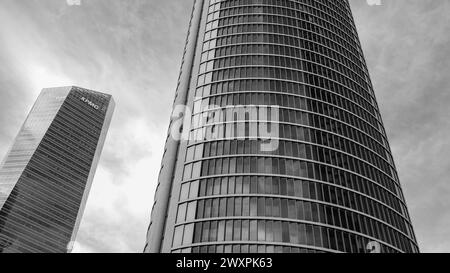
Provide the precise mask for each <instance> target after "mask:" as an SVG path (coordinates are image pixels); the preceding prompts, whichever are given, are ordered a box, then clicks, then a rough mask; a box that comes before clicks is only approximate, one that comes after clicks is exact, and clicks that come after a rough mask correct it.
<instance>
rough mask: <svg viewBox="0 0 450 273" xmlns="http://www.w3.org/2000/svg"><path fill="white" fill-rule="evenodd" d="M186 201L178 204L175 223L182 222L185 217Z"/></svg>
mask: <svg viewBox="0 0 450 273" xmlns="http://www.w3.org/2000/svg"><path fill="white" fill-rule="evenodd" d="M186 208H187V206H186V203H184V204H181V205H179V206H178V214H177V223H181V222H184V220H185V218H186Z"/></svg>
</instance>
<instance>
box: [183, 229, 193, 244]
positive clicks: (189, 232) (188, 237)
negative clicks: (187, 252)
mask: <svg viewBox="0 0 450 273" xmlns="http://www.w3.org/2000/svg"><path fill="white" fill-rule="evenodd" d="M193 236H194V224H189V225H186V226H185V227H184V235H183V245H189V244H191V243H192V239H193Z"/></svg>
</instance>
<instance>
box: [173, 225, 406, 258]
mask: <svg viewBox="0 0 450 273" xmlns="http://www.w3.org/2000/svg"><path fill="white" fill-rule="evenodd" d="M193 225H194V226H193ZM215 242H218V243H220V242H224V243H225V242H227V243H228V244H229V243H230V242H261V243H286V244H294V245H304V246H312V247H317V248H324V249H331V250H335V251H340V252H348V253H368V252H370V250H369V249H370V246H371V244H373V243H374V242H375V241H373V240H371V239H369V238H366V237H363V236H359V235H355V234H353V233H349V232H345V231H341V230H337V229H334V228H328V227H322V226H316V225H310V224H300V223H292V222H284V221H266V220H223V221H204V222H198V223H195V224H189V225H185V226H183V225H182V226H178V227H176V228H175V232H174V240H173V248H178V247H181V246H189V245H192V244H201V243H215ZM375 243H378V242H375ZM377 245H379V248H380V249H378V251H379V252H382V253H390V252H397V250H395V249H393V248H390V247H388V246H386V245H384V244H381V243H378V244H377ZM405 247H406V248H405V249H402V251H409V250H410V251H411V252H415V251H414V250H415V249H414V248H413V247H414V246H413V245H412V244H410V245H409V247H408V246H405Z"/></svg>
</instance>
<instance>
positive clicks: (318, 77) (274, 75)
mask: <svg viewBox="0 0 450 273" xmlns="http://www.w3.org/2000/svg"><path fill="white" fill-rule="evenodd" d="M304 65H305V69H304V70H303V71H301V70H294V69H289V68H284V67H275V66H243V67H231V68H225V69H219V70H214V71H211V72H208V73H205V74H201V75H200V76H199V77H198V82H197V86H199V87H200V86H202V85H205V84H210V83H212V82H217V81H223V80H231V79H253V78H266V79H278V80H286V81H293V82H298V83H306V84H310V85H313V86H316V87H320V88H323V89H326V90H331V88H332V86H333V85H334V84H335V83H336V84H338V85H340V86H342V87H343V88H349V89H352V90H360V91H362V92H365V91H364V90H363V89H362V88H360V87H359V86H358V87H356V85H353V84H354V83H353V82H351V81H350V80H349V79H347V78H344V77H342V76H339V75H338V74H337V73H333V72H332V71H331V70H330V69H327V68H323V67H320V66H318V65H315V64H312V63H309V62H304ZM352 85H353V86H352Z"/></svg>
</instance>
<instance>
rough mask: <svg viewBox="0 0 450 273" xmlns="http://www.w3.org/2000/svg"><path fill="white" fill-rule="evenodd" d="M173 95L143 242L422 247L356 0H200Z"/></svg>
mask: <svg viewBox="0 0 450 273" xmlns="http://www.w3.org/2000/svg"><path fill="white" fill-rule="evenodd" d="M178 105H186V106H187V107H188V108H189V111H180V107H178ZM175 106H177V107H176V108H175V112H174V116H173V118H172V122H171V127H170V130H169V131H170V132H169V136H168V139H167V143H166V150H165V153H164V157H163V161H162V168H161V172H160V176H159V181H158V188H157V192H156V196H155V203H154V205H153V211H152V218H151V223H150V226H149V231H148V239H147V245H146V247H145V252H175V253H177V252H183V253H184V252H187V253H189V252H193V253H199V252H200V253H222V252H225V253H247V252H252V253H255V252H260V253H265V252H266V253H274V252H275V253H281V252H283V253H285V252H287V253H305V252H313V253H317V252H319V253H322V252H350V253H368V252H370V253H372V252H383V253H392V252H394V253H395V252H413V253H414V252H418V251H419V249H418V245H417V242H416V238H415V235H414V231H413V227H412V225H411V220H410V216H409V214H408V210H407V207H406V202H405V198H404V196H403V193H402V188H401V185H400V182H399V179H398V175H397V171H396V168H395V165H394V160H393V158H392V154H391V150H390V147H389V144H388V140H387V137H386V132H385V130H384V126H383V122H382V119H381V116H380V111H379V108H378V105H377V101H376V98H375V94H374V91H373V87H372V84H371V81H370V78H369V73H368V69H367V65H366V63H365V59H364V56H363V53H362V49H361V45H360V42H359V38H358V34H357V30H356V27H355V23H354V20H353V17H352V12H351V9H350V5H349V2H348V1H347V0H224V1H221V0H196V1H195V3H194V9H193V12H192V18H191V22H190V26H189V33H188V38H187V43H186V49H185V53H184V57H183V64H182V68H181V74H180V78H179V83H178V89H177V93H176V97H175ZM269 107H271V108H270V109H271V110H267V109H269ZM237 108H239V109H244V115H241V116H240V117H239V114H237V115H231V118H230V116H229V115H225V114H224V111H228V109H234V110H235V109H237ZM261 109H266V110H264V111H266V113H265V114H261V113H263V112H264V111H262V112H261ZM275 111H276V112H277V114H276V115H273V113H274V112H275ZM237 112H239V111H237ZM255 113H258V114H255ZM269 113H270V118H268V116H269ZM183 115H184V116H183ZM236 116H238V117H237V118H236ZM180 117H183V118H184V119H185V121H184V124H183V126H182V127H181V126H180V122H179V120H180ZM274 117H275V118H274ZM261 125H269V127H272V129H271V131H272V132H276V134H272V135H271V137H270V139H269V140H271V144H270V147H271V148H272V149H266V148H267V147H266V148H265V149H263V148H262V147H263V143H265V142H267V140H268V139H267V138H262V137H261V134H260V133H261V128H262V127H261ZM178 130H181V131H182V132H183V134H182V137H181V138H180V137H179V136H178V135H177V134H174V133H176V132H177V131H178ZM199 135H200V137H199ZM175 136H176V137H175Z"/></svg>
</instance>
